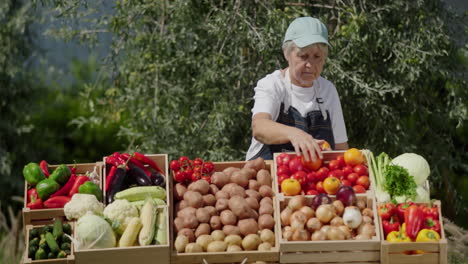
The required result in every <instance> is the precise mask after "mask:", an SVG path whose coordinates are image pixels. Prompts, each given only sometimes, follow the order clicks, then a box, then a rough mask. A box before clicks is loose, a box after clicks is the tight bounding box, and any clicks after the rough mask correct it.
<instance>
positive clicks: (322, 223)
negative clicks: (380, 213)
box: [276, 186, 380, 263]
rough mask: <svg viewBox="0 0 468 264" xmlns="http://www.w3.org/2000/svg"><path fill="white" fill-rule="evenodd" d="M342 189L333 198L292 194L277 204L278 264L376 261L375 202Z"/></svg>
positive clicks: (378, 256)
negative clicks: (278, 231)
mask: <svg viewBox="0 0 468 264" xmlns="http://www.w3.org/2000/svg"><path fill="white" fill-rule="evenodd" d="M344 188H345V190H342V191H341V192H340V194H338V195H337V196H334V197H328V196H327V195H326V194H319V195H316V196H309V195H307V196H305V195H296V196H284V197H281V198H280V199H281V200H278V201H277V203H278V205H277V207H278V208H280V209H281V213H280V215H279V218H277V221H276V224H277V226H278V229H281V236H280V237H279V247H280V263H344V262H359V263H379V262H380V232H379V231H378V227H379V225H378V220H377V214H376V208H375V203H374V202H373V199H372V197H366V196H356V195H355V194H354V192H353V189H352V188H351V187H350V186H344ZM337 197H338V198H337Z"/></svg>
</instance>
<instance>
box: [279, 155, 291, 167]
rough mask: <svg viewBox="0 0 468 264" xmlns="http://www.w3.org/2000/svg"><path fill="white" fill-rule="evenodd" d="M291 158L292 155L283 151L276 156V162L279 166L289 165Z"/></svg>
mask: <svg viewBox="0 0 468 264" xmlns="http://www.w3.org/2000/svg"><path fill="white" fill-rule="evenodd" d="M290 160H291V156H289V154H288V153H281V154H279V155H278V156H277V157H276V164H277V166H281V165H284V166H289V161H290Z"/></svg>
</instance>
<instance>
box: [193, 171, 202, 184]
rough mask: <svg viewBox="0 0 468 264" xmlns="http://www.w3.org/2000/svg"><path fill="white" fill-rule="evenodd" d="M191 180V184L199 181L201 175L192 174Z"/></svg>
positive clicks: (198, 173)
mask: <svg viewBox="0 0 468 264" xmlns="http://www.w3.org/2000/svg"><path fill="white" fill-rule="evenodd" d="M191 179H192V182H196V181H198V180H199V179H201V173H200V172H193V173H192V177H191Z"/></svg>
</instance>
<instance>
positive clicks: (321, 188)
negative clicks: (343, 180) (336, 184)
mask: <svg viewBox="0 0 468 264" xmlns="http://www.w3.org/2000/svg"><path fill="white" fill-rule="evenodd" d="M315 189H317V192H318V193H325V189H324V188H323V182H322V181H319V182H317V184H316V185H315Z"/></svg>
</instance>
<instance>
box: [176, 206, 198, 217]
mask: <svg viewBox="0 0 468 264" xmlns="http://www.w3.org/2000/svg"><path fill="white" fill-rule="evenodd" d="M196 212H197V209H196V208H193V207H186V208H184V209H182V210H180V211H179V212H177V216H179V217H186V216H188V217H195V213H196Z"/></svg>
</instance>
